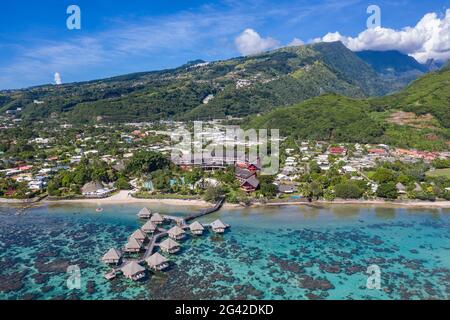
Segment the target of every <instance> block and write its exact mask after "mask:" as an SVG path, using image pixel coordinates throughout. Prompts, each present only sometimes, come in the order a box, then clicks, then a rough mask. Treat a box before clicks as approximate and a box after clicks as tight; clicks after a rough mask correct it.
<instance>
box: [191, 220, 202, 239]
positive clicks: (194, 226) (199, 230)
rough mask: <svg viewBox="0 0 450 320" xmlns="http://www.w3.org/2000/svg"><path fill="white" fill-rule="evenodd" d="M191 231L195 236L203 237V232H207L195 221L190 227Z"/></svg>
mask: <svg viewBox="0 0 450 320" xmlns="http://www.w3.org/2000/svg"><path fill="white" fill-rule="evenodd" d="M189 230H191V232H192V233H193V234H195V235H197V236H201V235H202V234H203V231H205V228H204V227H203V225H202V224H201V223H200V222H198V221H195V222H194V223H192V224H191V225H190V226H189Z"/></svg>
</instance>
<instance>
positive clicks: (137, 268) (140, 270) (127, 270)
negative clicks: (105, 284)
mask: <svg viewBox="0 0 450 320" xmlns="http://www.w3.org/2000/svg"><path fill="white" fill-rule="evenodd" d="M121 271H122V273H123V275H124V276H125V278H128V279H131V280H134V281H137V280H140V279H142V278H144V277H145V268H144V267H143V266H141V265H140V264H138V263H137V262H135V261H131V262H129V263H127V264H126V265H125V266H124V267H123V268H122V269H121Z"/></svg>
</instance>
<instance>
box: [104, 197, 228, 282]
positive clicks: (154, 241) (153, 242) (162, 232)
mask: <svg viewBox="0 0 450 320" xmlns="http://www.w3.org/2000/svg"><path fill="white" fill-rule="evenodd" d="M224 203H225V197H222V198H220V200H219V201H217V203H216V204H215V205H214V207H212V208H209V209H205V210H203V211H201V212H199V213H196V214H191V215H189V216H187V217H185V218H183V217H176V216H170V215H163V218H164V219H166V220H171V221H173V222H175V223H176V224H177V225H178V226H179V227H180V228H182V229H184V230H186V229H189V224H188V222H189V221H192V220H194V219H197V218H200V217H204V216H206V215H208V214H211V213H214V212H216V211H219V210H220V209H221V208H222V206H223V204H224ZM203 226H204V227H209V225H203ZM167 235H168V230H166V229H163V228H158V229H157V230H156V231H155V233H153V235H152V237H151V238H150V241H149V243H148V244H147V245H146V246H145V253H144V255H143V256H142V258H139V259H126V258H122V262H121V264H120V265H117V266H115V267H114V268H113V271H114V272H115V273H117V272H120V270H121V269H122V268H123V267H124V266H125V265H126V264H128V263H129V262H132V261H135V262H137V263H144V262H145V260H147V259H148V258H149V257H151V256H152V254H153V253H154V251H155V248H156V247H158V246H159V240H160V239H161V238H164V237H166V236H167Z"/></svg>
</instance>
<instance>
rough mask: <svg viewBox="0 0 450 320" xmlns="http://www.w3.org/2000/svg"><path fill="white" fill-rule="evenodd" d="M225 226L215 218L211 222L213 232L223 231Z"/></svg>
mask: <svg viewBox="0 0 450 320" xmlns="http://www.w3.org/2000/svg"><path fill="white" fill-rule="evenodd" d="M226 228H227V226H226V225H225V224H224V223H223V222H222V221H220V220H216V221H214V222H213V223H211V229H212V230H213V231H214V232H215V233H224V232H225V229H226Z"/></svg>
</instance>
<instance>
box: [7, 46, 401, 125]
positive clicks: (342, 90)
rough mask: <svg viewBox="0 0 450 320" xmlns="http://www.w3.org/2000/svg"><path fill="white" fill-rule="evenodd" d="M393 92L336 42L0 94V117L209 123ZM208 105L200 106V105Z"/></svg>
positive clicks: (357, 58)
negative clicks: (322, 99) (318, 99)
mask: <svg viewBox="0 0 450 320" xmlns="http://www.w3.org/2000/svg"><path fill="white" fill-rule="evenodd" d="M389 92H392V90H391V88H390V86H389V83H388V82H386V81H384V80H383V79H382V78H380V77H379V76H378V75H377V73H376V72H375V71H374V70H373V69H372V68H371V67H370V66H369V65H368V64H367V63H365V62H364V61H363V60H361V59H360V58H359V57H358V56H357V55H356V54H355V53H353V52H352V51H350V50H349V49H347V48H346V47H345V46H344V45H343V44H342V43H340V42H334V43H317V44H311V45H306V46H298V47H286V48H281V49H278V50H275V51H272V52H268V53H263V54H259V55H255V56H248V57H239V58H234V59H229V60H223V61H217V62H211V63H205V62H204V61H201V60H198V61H192V62H189V63H188V64H185V65H183V66H181V67H179V68H176V69H170V70H161V71H154V72H142V73H135V74H129V75H123V76H118V77H113V78H109V79H104V80H96V81H89V82H82V83H73V84H65V85H61V86H50V85H47V86H39V87H33V88H28V89H24V90H14V91H3V92H0V113H3V112H5V111H6V110H14V109H17V108H22V110H23V111H22V113H21V117H22V119H23V120H25V121H34V120H39V119H48V118H49V117H52V118H56V119H60V120H64V121H70V122H86V121H88V122H94V121H97V120H99V119H103V121H108V122H126V121H133V122H134V121H154V120H161V119H183V120H185V119H191V120H192V119H208V118H217V117H224V116H246V115H250V114H256V113H261V112H267V111H269V110H272V109H274V108H277V107H280V106H287V105H291V104H294V103H298V102H301V101H305V100H307V99H310V98H312V97H315V96H318V95H321V94H324V93H338V94H343V95H346V96H349V97H354V98H363V97H369V96H382V95H384V94H386V93H389ZM205 98H206V100H205Z"/></svg>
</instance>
